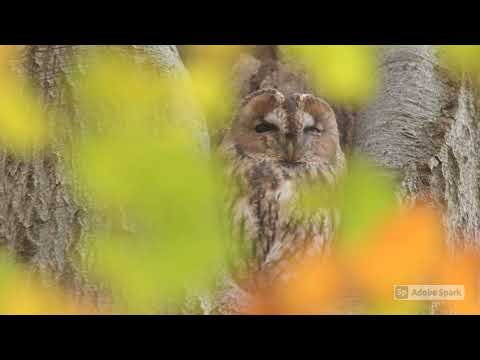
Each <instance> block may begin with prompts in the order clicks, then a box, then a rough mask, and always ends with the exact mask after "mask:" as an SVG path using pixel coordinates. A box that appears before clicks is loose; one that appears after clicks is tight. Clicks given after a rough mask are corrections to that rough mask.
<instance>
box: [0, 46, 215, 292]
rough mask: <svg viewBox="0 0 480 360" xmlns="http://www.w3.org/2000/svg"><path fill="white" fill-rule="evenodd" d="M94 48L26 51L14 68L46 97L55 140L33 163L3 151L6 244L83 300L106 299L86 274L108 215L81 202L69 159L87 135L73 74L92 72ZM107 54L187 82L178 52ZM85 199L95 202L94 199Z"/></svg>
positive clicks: (122, 49)
mask: <svg viewBox="0 0 480 360" xmlns="http://www.w3.org/2000/svg"><path fill="white" fill-rule="evenodd" d="M93 48H95V47H94V46H72V45H38V46H23V47H21V49H20V56H19V58H18V63H17V64H16V65H15V66H16V68H17V69H18V71H19V72H20V73H22V74H23V75H25V76H26V77H27V78H28V79H29V80H30V81H31V83H32V84H33V86H34V88H35V90H36V91H37V93H38V94H39V95H40V96H41V98H42V100H43V103H44V106H45V110H46V112H47V114H48V115H49V124H48V126H49V127H50V128H52V129H55V130H56V131H55V134H56V135H55V138H52V139H50V142H49V146H48V148H46V149H44V150H42V151H40V152H37V153H36V154H35V155H34V157H33V158H31V159H28V160H26V159H22V158H19V157H18V156H15V155H13V154H12V153H11V152H10V151H8V149H5V148H4V149H2V150H0V245H1V246H2V247H3V248H6V249H8V251H9V252H10V253H11V254H13V255H14V256H16V258H17V259H19V260H20V261H23V262H25V263H27V264H29V265H30V266H32V269H33V270H34V271H37V272H39V273H40V274H49V276H53V277H54V279H55V280H56V281H58V282H59V283H60V284H62V285H63V286H65V287H66V288H68V289H70V290H71V291H72V292H73V293H74V294H75V295H76V297H77V298H79V299H81V298H83V297H85V296H87V297H89V298H91V297H93V298H97V299H98V298H99V296H97V295H98V293H99V289H98V287H97V286H96V285H93V284H92V283H91V282H90V280H89V279H88V276H87V275H86V274H87V272H86V270H87V269H88V266H89V264H91V263H92V261H94V259H93V254H91V253H90V252H89V251H87V246H86V245H87V243H88V237H89V234H90V233H91V231H92V230H93V229H95V228H96V227H98V226H106V223H105V221H104V219H103V218H102V216H101V214H100V213H98V214H97V213H96V212H95V211H92V210H91V209H90V208H89V205H88V201H86V202H84V201H79V199H77V198H75V195H74V194H76V193H79V194H82V191H83V189H81V184H80V183H78V182H77V180H76V179H75V178H71V177H69V176H67V174H68V173H69V171H70V169H71V167H72V166H73V164H72V162H75V154H72V156H69V157H68V158H67V155H68V154H71V152H72V151H71V150H72V149H71V145H72V142H73V141H74V139H75V136H78V134H85V133H86V132H88V129H86V127H85V122H84V121H83V119H82V113H81V111H80V109H79V108H78V106H77V100H76V99H77V84H76V83H75V80H74V77H73V76H72V71H74V70H75V71H78V72H80V73H81V74H86V73H87V72H88V65H89V64H88V54H89V52H90V51H91V50H92V49H93ZM102 48H112V49H113V48H115V51H116V53H115V54H116V56H133V57H134V58H135V61H136V62H137V63H138V64H139V65H141V64H143V63H147V62H148V63H150V64H153V65H154V66H155V67H156V68H158V71H160V72H166V73H168V74H171V75H172V76H186V69H185V68H184V66H183V64H182V61H181V59H180V57H179V55H178V52H177V49H176V47H175V46H170V45H155V46H150V45H145V46H143V45H129V46H112V47H102ZM107 50H108V49H107ZM58 114H64V115H65V114H66V115H68V116H61V117H59V116H58ZM188 119H189V121H190V123H189V124H185V126H190V127H193V128H195V131H196V132H197V133H198V135H199V143H200V144H201V145H202V146H203V147H208V136H207V133H206V130H205V129H206V128H205V126H204V124H203V121H202V118H201V117H200V116H199V115H198V114H196V115H195V116H190V117H188ZM77 140H78V139H77ZM77 140H75V141H77ZM74 190H75V191H74ZM81 197H82V198H84V199H87V200H88V198H89V197H88V194H87V193H84V194H83V195H82V196H81ZM84 199H82V200H84Z"/></svg>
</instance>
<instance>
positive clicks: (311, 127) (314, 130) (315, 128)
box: [303, 126, 323, 134]
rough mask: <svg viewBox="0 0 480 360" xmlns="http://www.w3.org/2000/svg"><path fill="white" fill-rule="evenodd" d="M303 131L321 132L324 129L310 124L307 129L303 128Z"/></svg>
mask: <svg viewBox="0 0 480 360" xmlns="http://www.w3.org/2000/svg"><path fill="white" fill-rule="evenodd" d="M303 131H304V132H312V133H316V134H321V133H322V132H323V129H319V128H318V127H315V126H308V127H306V128H305V129H303Z"/></svg>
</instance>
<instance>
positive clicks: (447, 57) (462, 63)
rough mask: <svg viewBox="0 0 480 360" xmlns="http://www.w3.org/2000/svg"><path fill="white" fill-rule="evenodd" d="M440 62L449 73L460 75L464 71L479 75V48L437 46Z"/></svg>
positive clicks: (471, 46) (470, 46)
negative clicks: (447, 68) (442, 62)
mask: <svg viewBox="0 0 480 360" xmlns="http://www.w3.org/2000/svg"><path fill="white" fill-rule="evenodd" d="M438 49H439V54H440V60H442V61H444V63H445V64H446V65H447V66H448V67H449V69H450V70H451V71H453V72H454V73H456V74H460V73H461V72H462V71H466V72H469V73H472V74H476V75H477V76H478V75H479V74H480V46H478V45H439V46H438Z"/></svg>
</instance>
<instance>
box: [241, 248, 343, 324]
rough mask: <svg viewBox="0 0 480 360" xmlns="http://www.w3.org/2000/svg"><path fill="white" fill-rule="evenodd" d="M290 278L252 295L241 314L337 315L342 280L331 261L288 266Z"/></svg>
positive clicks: (305, 262) (333, 262)
mask: <svg viewBox="0 0 480 360" xmlns="http://www.w3.org/2000/svg"><path fill="white" fill-rule="evenodd" d="M288 271H289V272H290V273H291V274H293V276H292V277H291V278H290V279H289V280H287V281H276V282H275V283H274V284H273V286H272V287H270V288H267V289H262V290H260V291H259V292H257V293H255V296H254V298H253V301H252V303H251V304H249V305H248V306H247V307H246V308H245V309H244V310H243V313H244V314H280V315H293V314H296V315H306V314H322V313H332V312H338V311H339V309H338V308H339V306H338V305H339V295H340V293H341V291H342V286H343V278H342V273H341V268H340V267H339V265H338V263H337V262H336V260H335V259H334V258H333V257H329V258H321V257H313V258H307V259H305V260H304V261H302V262H300V263H291V264H290V267H289V269H288Z"/></svg>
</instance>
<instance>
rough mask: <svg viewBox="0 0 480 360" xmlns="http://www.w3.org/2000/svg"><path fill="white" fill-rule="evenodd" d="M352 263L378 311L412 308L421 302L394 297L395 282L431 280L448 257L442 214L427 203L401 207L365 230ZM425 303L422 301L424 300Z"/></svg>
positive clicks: (412, 282)
mask: <svg viewBox="0 0 480 360" xmlns="http://www.w3.org/2000/svg"><path fill="white" fill-rule="evenodd" d="M363 236H366V237H368V241H364V242H363V244H364V245H363V246H362V247H361V248H357V249H356V251H357V254H356V256H355V257H349V259H348V260H349V265H348V267H349V268H350V270H351V273H352V274H354V277H355V279H356V281H357V282H358V283H359V284H360V285H361V287H362V288H363V289H364V290H365V293H366V296H368V299H369V301H370V302H372V303H374V304H375V305H376V307H377V310H376V311H379V312H380V311H382V309H383V311H385V312H387V313H388V312H394V311H399V312H405V311H407V312H410V311H411V310H412V307H415V306H419V302H415V301H413V302H412V301H407V302H400V301H394V300H393V287H394V285H410V284H431V282H432V280H433V278H434V277H435V274H437V271H438V269H439V268H440V267H441V265H442V264H443V262H444V260H445V255H446V253H445V248H444V245H445V242H444V230H443V228H442V222H441V218H440V216H439V214H438V213H437V211H435V210H434V209H433V208H431V207H428V206H426V205H418V206H416V207H415V208H412V209H399V210H398V211H396V212H395V213H393V214H391V216H390V218H389V219H386V220H385V219H384V220H383V221H381V222H379V223H378V224H377V226H376V227H375V228H372V229H370V231H369V232H367V233H364V235H363ZM420 304H421V303H420Z"/></svg>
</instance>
